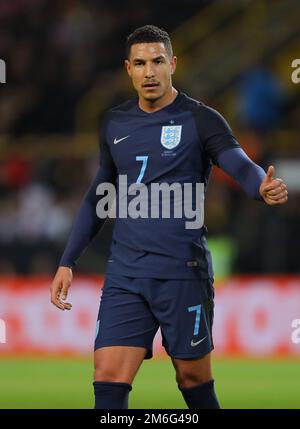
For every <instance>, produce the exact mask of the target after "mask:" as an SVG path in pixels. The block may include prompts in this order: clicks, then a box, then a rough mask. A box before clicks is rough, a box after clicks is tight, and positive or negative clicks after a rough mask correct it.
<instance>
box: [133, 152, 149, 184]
mask: <svg viewBox="0 0 300 429" xmlns="http://www.w3.org/2000/svg"><path fill="white" fill-rule="evenodd" d="M148 158H149V157H148V156H136V157H135V159H136V161H142V162H143V164H142V168H141V171H140V175H139V177H138V178H137V181H136V183H141V181H142V178H143V177H144V174H145V170H146V167H147V162H148Z"/></svg>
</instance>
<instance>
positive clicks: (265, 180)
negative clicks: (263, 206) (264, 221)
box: [197, 106, 288, 205]
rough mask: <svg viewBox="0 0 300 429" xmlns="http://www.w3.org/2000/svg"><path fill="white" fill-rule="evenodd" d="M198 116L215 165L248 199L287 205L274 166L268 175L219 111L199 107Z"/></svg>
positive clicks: (208, 153) (201, 135)
mask: <svg viewBox="0 0 300 429" xmlns="http://www.w3.org/2000/svg"><path fill="white" fill-rule="evenodd" d="M197 116H198V119H199V121H198V124H199V130H200V138H201V139H202V141H203V145H204V149H205V152H206V154H207V156H208V157H209V158H210V159H211V160H212V162H213V163H214V164H215V165H217V166H218V167H220V168H221V169H222V170H224V171H225V172H226V173H227V174H229V175H230V176H231V177H232V178H234V179H235V180H236V181H237V182H238V183H239V184H240V186H241V187H242V188H243V189H244V191H245V192H246V193H247V195H248V196H249V197H251V198H253V199H256V200H261V201H265V202H266V203H267V204H269V205H277V204H284V203H286V202H287V200H288V191H287V186H286V184H285V183H284V182H283V180H282V179H278V178H275V177H274V172H275V171H274V167H273V166H270V167H269V168H268V171H267V173H265V171H264V170H263V169H262V168H261V167H260V166H259V165H257V164H255V162H253V161H252V160H251V159H250V158H249V157H248V156H247V154H246V153H245V152H244V150H243V149H242V148H241V146H240V145H239V143H238V142H237V141H236V139H235V137H234V135H233V133H232V130H231V128H230V126H229V125H228V123H227V122H226V120H225V119H224V118H223V116H222V115H220V113H219V112H217V111H216V110H214V109H212V108H210V107H207V106H205V107H200V108H199V112H198V115H197Z"/></svg>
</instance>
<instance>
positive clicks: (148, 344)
mask: <svg viewBox="0 0 300 429" xmlns="http://www.w3.org/2000/svg"><path fill="white" fill-rule="evenodd" d="M213 314H214V287H213V281H212V280H211V279H198V280H188V279H181V280H174V279H172V280H165V279H151V278H131V277H125V276H120V275H115V274H108V275H107V276H106V279H105V282H104V286H103V292H102V298H101V303H100V308H99V314H98V321H97V328H96V338H95V346H94V349H95V350H96V349H99V348H101V347H109V346H131V347H144V348H146V349H147V353H146V356H145V359H150V358H151V357H152V355H153V353H152V345H153V339H154V336H155V334H156V332H157V330H158V328H159V327H160V328H161V333H162V341H163V346H164V348H165V350H166V352H167V353H168V355H169V356H171V357H173V358H179V359H196V358H199V357H201V356H204V355H206V354H207V353H209V352H210V351H212V350H213V348H214V345H213V339H212V324H213Z"/></svg>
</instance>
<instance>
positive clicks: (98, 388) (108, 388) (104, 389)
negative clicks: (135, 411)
mask: <svg viewBox="0 0 300 429" xmlns="http://www.w3.org/2000/svg"><path fill="white" fill-rule="evenodd" d="M93 385H94V392H95V409H108V410H110V409H123V410H125V409H127V408H128V396H129V392H130V390H131V389H132V387H131V384H128V383H119V382H113V381H94V383H93Z"/></svg>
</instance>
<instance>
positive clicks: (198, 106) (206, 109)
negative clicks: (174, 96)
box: [182, 93, 223, 119]
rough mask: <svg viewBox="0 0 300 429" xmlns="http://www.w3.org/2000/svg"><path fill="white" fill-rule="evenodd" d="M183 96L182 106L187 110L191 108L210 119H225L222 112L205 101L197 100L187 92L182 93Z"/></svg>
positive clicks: (198, 114)
mask: <svg viewBox="0 0 300 429" xmlns="http://www.w3.org/2000/svg"><path fill="white" fill-rule="evenodd" d="M182 96H183V103H182V107H183V108H184V109H185V110H191V111H192V112H193V113H195V114H196V115H197V116H201V117H204V118H206V119H209V118H222V119H223V116H222V115H221V113H220V112H218V111H217V110H216V109H214V108H213V107H211V106H209V105H207V104H205V103H204V102H203V101H199V100H196V99H195V98H192V97H190V96H189V95H187V94H185V93H182Z"/></svg>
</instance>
